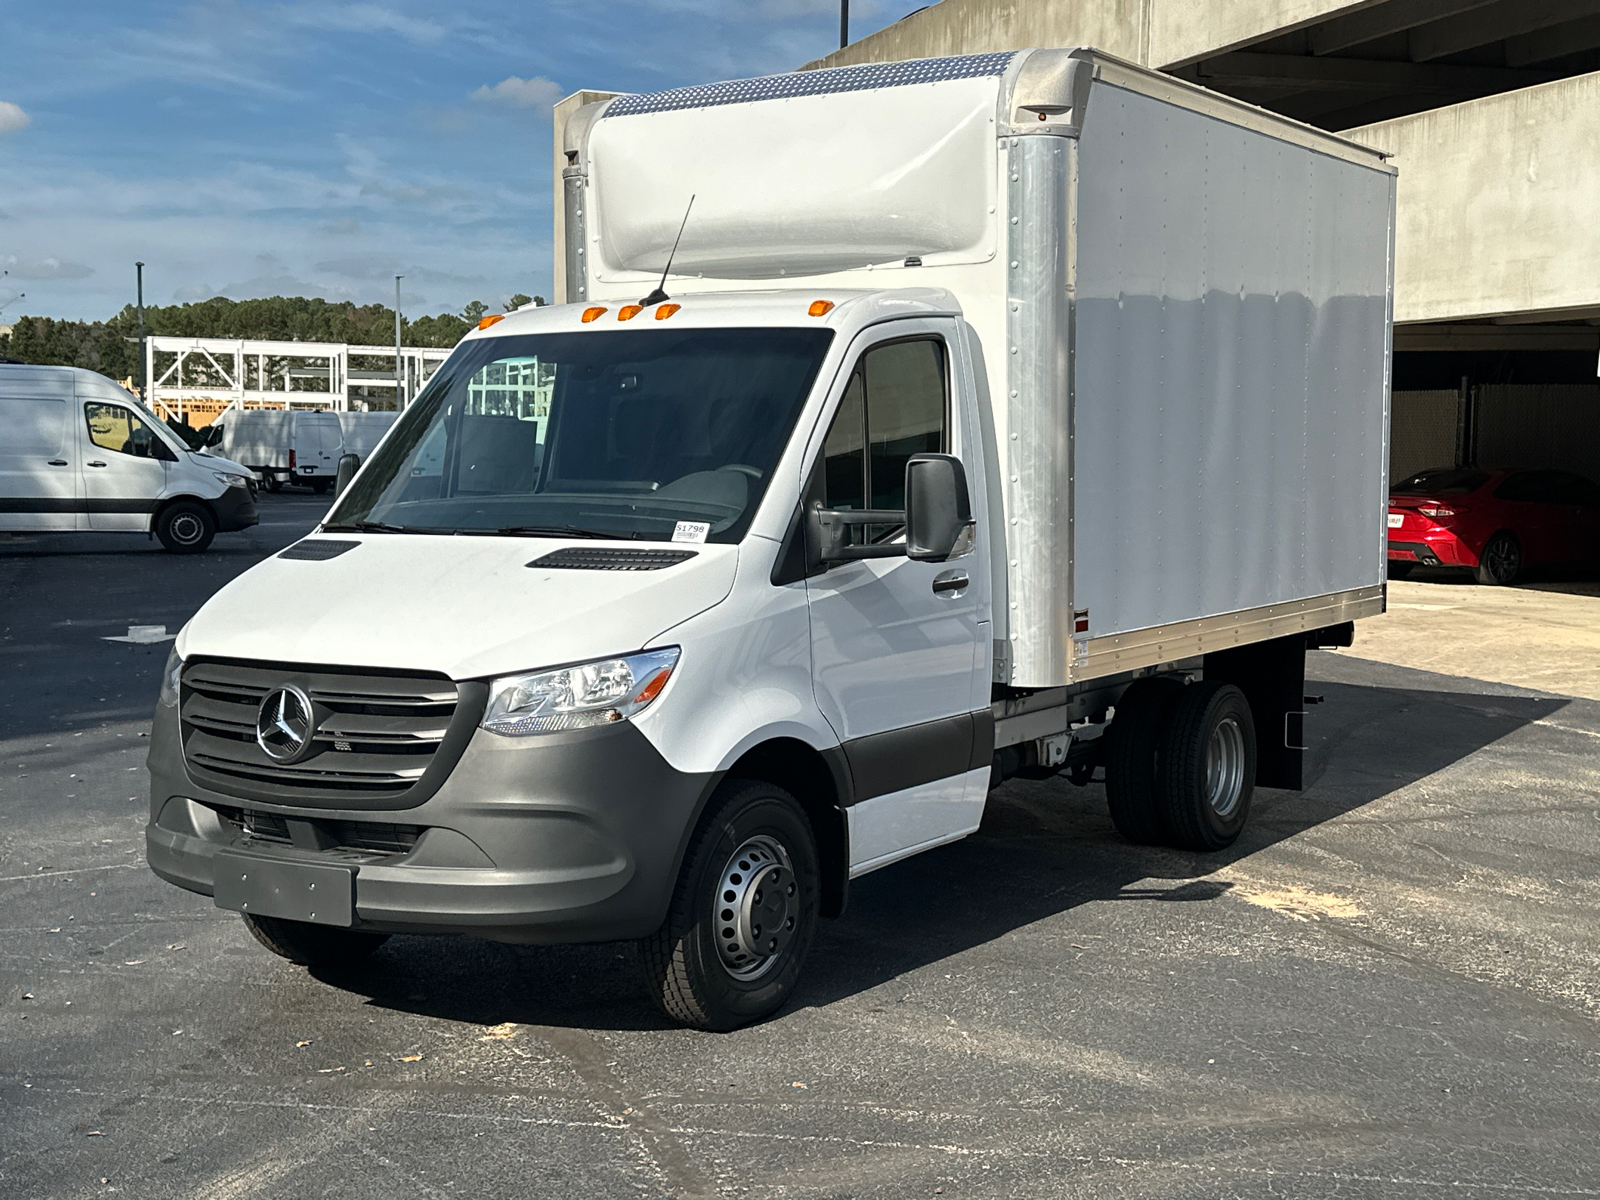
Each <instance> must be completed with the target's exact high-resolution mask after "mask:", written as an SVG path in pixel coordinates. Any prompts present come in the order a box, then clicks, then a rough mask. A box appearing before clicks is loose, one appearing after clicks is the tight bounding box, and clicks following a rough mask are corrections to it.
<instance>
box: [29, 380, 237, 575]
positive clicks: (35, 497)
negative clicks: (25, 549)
mask: <svg viewBox="0 0 1600 1200" xmlns="http://www.w3.org/2000/svg"><path fill="white" fill-rule="evenodd" d="M256 521H257V516H256V505H255V489H254V484H253V482H252V480H251V478H250V473H249V471H247V470H246V469H245V468H244V467H241V466H240V465H239V464H238V463H235V462H230V461H228V460H227V459H224V458H217V457H215V456H213V455H210V454H206V453H204V452H203V451H195V450H190V449H189V448H188V447H187V446H186V445H185V444H184V443H183V442H182V441H181V440H180V439H179V438H178V436H177V435H176V434H175V433H173V432H172V431H171V430H170V429H168V428H167V427H166V424H165V423H164V422H163V421H161V420H160V419H159V418H157V417H156V416H155V414H154V413H152V412H151V411H150V410H149V409H147V408H146V407H145V406H144V405H142V404H141V403H140V402H139V401H138V400H137V399H135V398H134V397H133V396H132V395H131V394H130V393H129V392H127V391H125V390H124V389H123V388H121V387H118V386H117V385H116V384H115V383H113V382H112V381H111V380H109V379H107V378H106V377H105V376H103V375H98V374H96V373H95V372H93V371H86V370H83V369H81V368H78V367H43V366H20V365H15V364H0V531H6V532H13V533H16V532H49V533H56V532H72V531H79V532H91V531H92V532H97V533H99V532H124V533H154V534H155V536H156V537H158V538H160V539H161V544H162V545H163V546H165V547H166V548H167V549H168V550H171V551H173V552H175V553H178V554H193V553H197V552H199V551H201V550H204V549H205V548H206V547H207V546H209V545H210V544H211V539H212V537H213V536H214V535H215V534H217V533H219V532H223V533H226V532H232V531H237V530H240V529H248V528H249V527H250V526H252V525H254V524H255V523H256Z"/></svg>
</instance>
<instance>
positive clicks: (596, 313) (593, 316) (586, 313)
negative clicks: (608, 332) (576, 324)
mask: <svg viewBox="0 0 1600 1200" xmlns="http://www.w3.org/2000/svg"><path fill="white" fill-rule="evenodd" d="M605 315H606V310H605V309H604V308H600V307H596V308H586V309H584V310H583V323H584V324H585V325H587V324H588V323H589V322H590V321H598V320H599V319H600V318H601V317H603V316H605Z"/></svg>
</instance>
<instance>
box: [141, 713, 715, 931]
mask: <svg viewBox="0 0 1600 1200" xmlns="http://www.w3.org/2000/svg"><path fill="white" fill-rule="evenodd" d="M150 774H151V783H152V793H151V819H150V824H149V826H148V827H147V829H146V845H147V852H148V857H149V862H150V866H151V868H152V869H153V870H154V871H155V873H156V874H157V875H159V876H161V877H162V878H163V879H166V880H167V881H168V882H171V883H174V884H177V885H178V886H179V887H183V888H187V889H189V890H190V891H194V892H200V893H202V894H204V895H212V894H213V893H214V883H215V872H214V866H213V858H214V856H215V855H216V853H217V851H218V850H221V849H224V848H228V847H233V848H238V849H248V850H249V851H250V852H251V853H253V854H264V855H272V856H281V857H283V858H284V859H286V860H292V861H297V862H325V863H329V864H333V863H338V864H342V865H347V866H351V867H354V869H355V903H354V915H355V926H356V927H357V928H363V929H373V930H385V931H389V932H417V933H445V932H462V933H476V934H478V935H480V936H484V937H491V938H496V939H499V940H503V941H523V942H558V941H610V940H614V939H623V938H635V937H643V936H644V935H646V934H648V933H650V932H652V931H653V930H655V929H656V928H657V927H659V925H660V924H661V921H662V920H663V919H664V917H665V914H666V909H667V904H668V901H669V900H670V897H671V892H672V887H673V884H674V883H675V881H676V878H677V871H678V865H679V862H680V861H681V858H682V855H683V852H684V848H685V846H686V844H687V840H688V836H689V833H690V832H691V830H692V829H693V827H694V823H695V821H696V820H697V819H698V817H699V813H700V810H701V807H702V806H703V804H704V802H705V799H706V797H707V796H708V795H709V793H710V790H711V788H712V786H713V785H714V783H715V781H716V780H715V777H713V776H710V775H697V774H687V773H684V772H680V771H676V770H674V769H673V768H672V767H671V766H670V765H669V764H668V763H667V762H666V761H665V760H664V759H662V758H661V756H660V755H659V754H658V753H656V751H655V748H654V747H653V746H651V745H650V743H649V742H648V741H647V740H646V739H645V737H644V736H643V735H642V734H640V733H639V731H638V730H637V729H635V728H634V727H633V726H631V725H622V726H616V727H611V728H607V729H596V730H585V731H582V732H579V733H569V734H555V735H549V736H547V737H541V738H529V739H507V738H500V737H497V736H495V735H493V734H486V733H483V732H481V731H480V732H479V733H477V734H476V735H475V736H474V737H473V740H472V742H471V743H470V744H469V745H468V747H467V749H466V751H465V753H463V755H462V757H461V760H460V761H459V762H458V763H457V765H456V767H455V770H454V771H452V772H451V775H450V777H449V778H448V779H447V780H446V781H445V783H444V784H443V785H442V786H441V787H440V788H439V790H438V792H437V793H435V794H434V795H433V796H432V797H431V798H429V799H428V800H427V802H426V803H424V804H422V805H419V806H417V807H415V808H408V809H397V810H394V811H379V812H374V811H371V810H365V811H336V810H330V809H327V808H312V807H307V808H294V807H289V806H283V805H270V804H263V803H260V802H257V801H251V800H242V799H239V798H237V797H232V796H227V795H224V794H221V793H217V792H213V791H210V790H207V789H205V788H202V787H199V786H196V785H195V784H194V782H193V781H192V780H191V779H189V777H188V775H187V772H186V771H185V770H184V765H183V759H182V751H181V747H180V745H179V740H178V722H177V717H176V714H175V711H174V710H172V709H163V710H161V711H160V712H158V713H157V716H156V722H155V726H154V728H153V729H152V732H151V746H150ZM238 810H248V811H251V812H255V813H262V814H270V815H272V816H275V817H278V818H281V819H282V820H283V822H284V824H285V826H287V828H288V830H289V833H290V835H291V838H292V841H291V843H289V844H283V843H272V842H269V841H263V840H261V839H259V838H248V837H246V836H244V835H243V834H242V833H241V831H240V830H239V829H238V827H237V826H236V825H234V824H232V823H231V822H230V820H229V819H228V814H229V812H231V811H238ZM219 812H220V814H221V815H219ZM361 823H366V824H372V823H379V824H383V823H404V825H406V826H407V827H410V828H412V829H419V830H420V831H421V833H420V836H419V837H418V838H417V840H416V842H415V845H414V846H413V847H412V848H411V849H410V850H409V851H407V852H405V853H389V854H377V853H363V852H362V851H361V850H360V849H352V848H351V847H350V846H348V845H339V844H336V843H337V841H338V834H339V832H340V831H346V832H347V831H348V830H349V829H350V828H351V827H352V826H355V825H358V824H361Z"/></svg>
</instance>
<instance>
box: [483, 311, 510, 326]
mask: <svg viewBox="0 0 1600 1200" xmlns="http://www.w3.org/2000/svg"><path fill="white" fill-rule="evenodd" d="M505 319H506V318H505V314H504V313H495V314H493V315H492V316H488V317H485V318H484V319H483V320H481V321H479V322H478V328H479V329H487V328H489V326H491V325H493V324H494V323H495V322H497V321H504V320H505Z"/></svg>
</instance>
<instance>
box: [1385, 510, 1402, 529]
mask: <svg viewBox="0 0 1600 1200" xmlns="http://www.w3.org/2000/svg"><path fill="white" fill-rule="evenodd" d="M1405 519H1406V518H1405V514H1403V513H1390V514H1389V528H1390V529H1399V528H1400V526H1401V525H1403V524H1404V523H1405Z"/></svg>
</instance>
